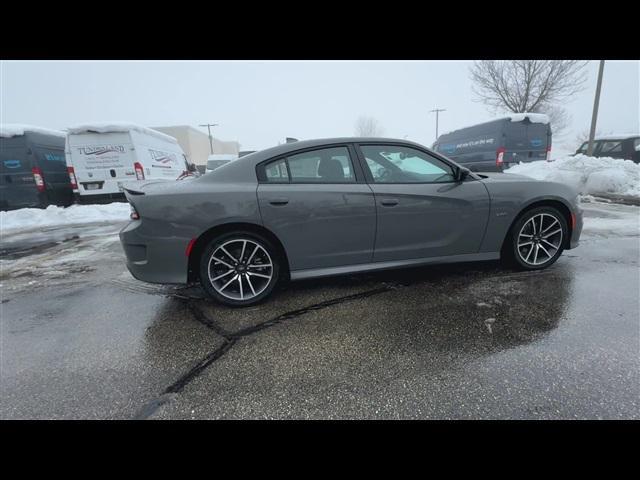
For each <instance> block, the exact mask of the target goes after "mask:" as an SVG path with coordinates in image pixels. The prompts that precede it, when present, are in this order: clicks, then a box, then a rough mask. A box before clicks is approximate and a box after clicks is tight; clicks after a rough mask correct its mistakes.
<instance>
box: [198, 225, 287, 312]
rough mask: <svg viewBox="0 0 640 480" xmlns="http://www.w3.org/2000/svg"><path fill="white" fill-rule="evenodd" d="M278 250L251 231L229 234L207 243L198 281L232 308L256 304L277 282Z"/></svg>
mask: <svg viewBox="0 0 640 480" xmlns="http://www.w3.org/2000/svg"><path fill="white" fill-rule="evenodd" d="M279 272H280V266H279V258H278V255H277V250H276V249H275V248H274V247H273V245H272V244H271V242H269V241H268V240H267V239H265V238H262V237H261V236H260V235H256V234H254V233H244V232H237V233H228V234H225V235H221V236H220V237H218V238H215V239H214V240H212V241H211V243H209V245H208V246H207V248H206V249H205V252H204V254H203V255H202V258H201V259H200V283H201V284H202V287H203V288H204V290H205V291H206V292H207V293H208V294H209V296H211V297H212V298H213V299H215V300H217V301H218V302H220V303H222V304H225V305H228V306H231V307H246V306H250V305H255V304H256V303H259V302H260V301H262V300H264V299H265V298H266V297H268V296H269V295H270V294H271V292H272V291H273V289H274V287H275V286H276V284H277V283H278V277H279Z"/></svg>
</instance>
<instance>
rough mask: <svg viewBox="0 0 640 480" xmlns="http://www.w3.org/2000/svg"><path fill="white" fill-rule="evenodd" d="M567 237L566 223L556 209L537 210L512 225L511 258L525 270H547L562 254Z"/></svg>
mask: <svg viewBox="0 0 640 480" xmlns="http://www.w3.org/2000/svg"><path fill="white" fill-rule="evenodd" d="M567 234H568V228H567V221H566V220H565V218H564V215H562V213H560V212H559V211H558V210H557V209H555V208H553V207H539V208H534V209H532V210H530V211H528V212H526V213H525V214H524V215H523V216H522V217H520V218H519V219H518V220H517V221H516V223H515V224H514V225H513V227H512V229H511V238H510V242H509V245H507V246H506V247H507V249H508V250H507V253H508V254H509V255H508V257H509V259H510V260H512V262H513V263H515V266H516V267H517V268H519V269H522V270H541V269H543V268H547V267H549V266H550V265H552V264H553V263H555V261H556V260H558V258H559V257H560V255H561V254H562V251H563V250H564V242H565V239H566V238H567Z"/></svg>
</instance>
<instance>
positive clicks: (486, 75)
mask: <svg viewBox="0 0 640 480" xmlns="http://www.w3.org/2000/svg"><path fill="white" fill-rule="evenodd" d="M586 65H587V62H584V61H578V60H482V61H478V62H474V64H473V66H472V67H471V71H470V74H471V80H472V81H473V87H472V90H473V92H474V94H475V95H476V97H477V98H478V100H479V101H480V102H482V103H484V104H485V105H487V106H489V108H491V109H492V110H493V111H494V112H497V111H506V112H513V113H523V112H532V113H546V114H547V115H549V117H550V119H551V126H552V129H553V131H554V133H555V134H557V135H559V134H561V133H562V132H563V131H564V130H565V129H566V128H567V127H568V125H569V123H570V120H571V118H570V116H569V115H568V113H567V112H566V110H565V109H564V108H562V107H561V106H560V103H561V102H562V101H563V100H567V99H569V98H571V96H573V95H575V94H576V93H578V92H580V91H581V90H583V88H584V83H585V81H586V79H587V73H586V70H585V66H586Z"/></svg>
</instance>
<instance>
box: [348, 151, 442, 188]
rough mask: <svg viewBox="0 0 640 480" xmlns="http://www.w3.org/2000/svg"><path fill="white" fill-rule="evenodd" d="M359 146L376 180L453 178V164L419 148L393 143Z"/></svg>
mask: <svg viewBox="0 0 640 480" xmlns="http://www.w3.org/2000/svg"><path fill="white" fill-rule="evenodd" d="M360 148H361V150H362V153H363V154H364V157H365V160H366V163H367V167H368V168H369V171H370V172H371V176H372V177H373V181H374V182H376V183H447V182H454V181H455V172H454V170H453V167H451V166H450V165H449V164H447V163H445V162H443V161H442V160H440V159H438V158H436V157H433V156H431V155H429V154H427V153H425V152H421V151H420V150H416V149H414V148H411V147H404V146H395V145H362V146H361V147H360Z"/></svg>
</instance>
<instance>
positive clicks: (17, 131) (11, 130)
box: [0, 123, 67, 138]
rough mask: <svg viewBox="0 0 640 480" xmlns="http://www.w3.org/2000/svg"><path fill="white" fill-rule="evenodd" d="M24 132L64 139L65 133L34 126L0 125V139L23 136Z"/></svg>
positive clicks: (20, 124)
mask: <svg viewBox="0 0 640 480" xmlns="http://www.w3.org/2000/svg"><path fill="white" fill-rule="evenodd" d="M25 132H34V133H41V134H43V135H53V136H55V137H63V138H64V137H66V136H67V134H66V133H65V132H61V131H60V130H52V129H50V128H44V127H37V126H35V125H25V124H22V123H4V124H2V125H0V137H4V138H11V137H19V136H21V135H24V133H25Z"/></svg>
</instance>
